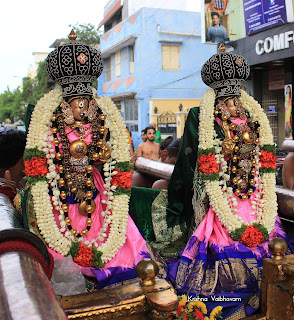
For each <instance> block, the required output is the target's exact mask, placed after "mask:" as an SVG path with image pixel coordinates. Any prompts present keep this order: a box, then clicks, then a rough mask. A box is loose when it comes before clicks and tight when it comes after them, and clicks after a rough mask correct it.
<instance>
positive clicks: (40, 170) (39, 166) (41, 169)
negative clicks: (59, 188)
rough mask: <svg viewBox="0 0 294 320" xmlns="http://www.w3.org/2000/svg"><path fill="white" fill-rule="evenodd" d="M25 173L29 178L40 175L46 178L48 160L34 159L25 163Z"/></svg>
mask: <svg viewBox="0 0 294 320" xmlns="http://www.w3.org/2000/svg"><path fill="white" fill-rule="evenodd" d="M24 163H25V170H24V173H25V174H26V175H27V176H38V175H39V174H40V175H41V176H42V177H44V176H45V175H46V173H48V172H49V171H48V167H47V161H46V158H37V157H33V158H31V159H30V160H26V161H25V162H24Z"/></svg>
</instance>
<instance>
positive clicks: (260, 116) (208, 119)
mask: <svg viewBox="0 0 294 320" xmlns="http://www.w3.org/2000/svg"><path fill="white" fill-rule="evenodd" d="M214 102H215V92H214V90H212V89H210V90H207V92H206V93H205V95H204V96H203V98H202V99H201V102H200V113H199V151H200V153H199V158H200V159H201V158H202V157H203V154H209V153H210V152H211V154H212V155H213V154H215V159H216V160H214V158H213V159H212V161H213V163H214V164H213V165H214V168H215V169H214V170H216V166H215V161H216V163H217V165H218V167H219V172H218V173H214V175H217V178H215V177H214V176H213V178H211V177H209V179H205V178H204V176H205V174H204V172H209V171H208V170H210V169H209V167H205V168H204V169H203V167H201V164H202V162H204V161H201V160H200V163H199V161H198V163H199V172H200V175H201V177H202V178H204V179H203V180H204V185H205V190H206V192H207V195H208V197H209V201H210V205H211V206H212V209H213V210H214V212H215V213H216V215H217V217H218V218H219V220H220V221H221V223H222V224H223V225H224V227H225V228H226V229H227V231H228V232H229V234H230V235H231V237H232V238H233V239H234V240H238V239H240V238H241V234H242V233H241V234H240V230H243V232H245V229H246V227H247V226H255V227H256V228H257V229H258V230H259V231H260V228H258V227H257V226H259V225H260V226H262V228H264V230H265V231H264V232H262V231H261V232H262V234H263V236H264V237H265V239H267V237H266V235H268V234H270V233H271V231H272V230H273V229H274V226H275V221H276V216H277V196H276V193H275V173H274V168H275V163H274V162H275V159H274V152H275V147H274V140H273V135H272V131H271V128H270V123H269V120H268V118H267V116H266V114H265V113H264V111H263V109H262V108H261V106H260V105H259V104H258V102H257V101H256V100H254V99H253V98H252V97H251V96H249V95H248V94H247V93H246V92H245V91H244V90H241V97H240V102H241V104H242V106H243V108H244V109H245V110H247V111H248V112H249V114H250V115H251V117H252V120H253V121H257V122H258V123H259V124H260V131H259V146H257V148H256V155H255V162H256V165H255V177H254V188H255V190H256V191H255V192H254V198H253V199H252V200H251V209H252V212H251V215H255V216H256V218H255V219H252V220H251V221H250V222H249V223H247V222H245V221H244V220H243V218H242V217H240V216H239V215H238V214H236V213H237V212H238V209H237V206H238V201H243V200H238V198H237V197H235V195H234V193H233V189H232V188H231V187H230V186H228V185H227V181H228V180H229V179H230V176H229V175H228V174H227V173H226V171H227V168H228V165H227V161H226V159H225V158H224V156H223V155H222V153H221V150H222V141H221V140H220V139H218V138H217V133H216V132H215V130H214V119H215V116H214ZM213 150H215V152H213ZM202 159H204V158H202ZM249 230H251V229H248V232H249ZM248 232H247V233H248ZM236 234H238V235H239V236H238V237H237V238H236ZM255 234H259V233H258V232H255ZM243 238H244V241H246V240H245V239H246V236H245V235H244V236H243ZM243 238H242V239H243ZM257 238H258V239H259V240H258V241H262V239H263V238H262V237H258V236H257ZM256 241H257V240H256Z"/></svg>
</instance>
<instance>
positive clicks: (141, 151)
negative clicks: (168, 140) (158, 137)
mask: <svg viewBox="0 0 294 320" xmlns="http://www.w3.org/2000/svg"><path fill="white" fill-rule="evenodd" d="M146 131H147V134H146V135H147V140H146V142H144V143H141V144H140V145H139V147H138V154H137V156H138V157H143V158H146V159H151V160H155V161H157V160H158V159H159V143H155V141H154V140H155V129H154V127H151V126H150V127H147V128H146Z"/></svg>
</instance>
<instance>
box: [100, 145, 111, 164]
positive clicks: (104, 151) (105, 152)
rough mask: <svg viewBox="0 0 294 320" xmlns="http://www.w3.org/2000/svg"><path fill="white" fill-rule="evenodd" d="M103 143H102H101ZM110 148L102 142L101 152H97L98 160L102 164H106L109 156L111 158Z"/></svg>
mask: <svg viewBox="0 0 294 320" xmlns="http://www.w3.org/2000/svg"><path fill="white" fill-rule="evenodd" d="M103 142H104V141H103ZM111 151H112V149H111V147H110V146H109V145H108V144H107V143H106V142H104V145H103V146H102V147H101V150H100V151H99V154H98V155H99V160H100V161H102V162H106V161H107V160H108V159H109V158H110V156H111Z"/></svg>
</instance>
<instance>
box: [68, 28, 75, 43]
mask: <svg viewBox="0 0 294 320" xmlns="http://www.w3.org/2000/svg"><path fill="white" fill-rule="evenodd" d="M76 38H77V35H76V33H75V32H74V29H71V32H70V34H69V36H68V39H69V40H70V41H75V40H76Z"/></svg>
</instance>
